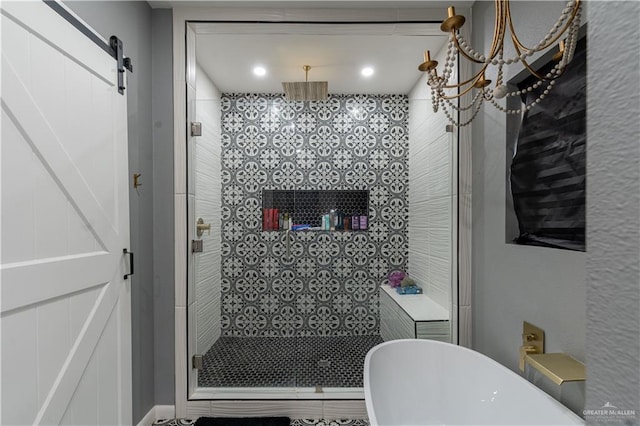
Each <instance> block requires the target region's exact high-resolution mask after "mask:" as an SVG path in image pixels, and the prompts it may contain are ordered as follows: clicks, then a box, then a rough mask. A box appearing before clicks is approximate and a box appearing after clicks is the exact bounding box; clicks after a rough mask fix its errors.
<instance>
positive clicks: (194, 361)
mask: <svg viewBox="0 0 640 426" xmlns="http://www.w3.org/2000/svg"><path fill="white" fill-rule="evenodd" d="M203 366H204V361H203V359H202V355H194V356H193V358H191V367H192V368H195V369H196V370H202V367H203Z"/></svg>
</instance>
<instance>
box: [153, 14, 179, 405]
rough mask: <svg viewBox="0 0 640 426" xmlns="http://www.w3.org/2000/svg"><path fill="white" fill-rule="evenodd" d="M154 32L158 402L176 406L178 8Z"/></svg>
mask: <svg viewBox="0 0 640 426" xmlns="http://www.w3.org/2000/svg"><path fill="white" fill-rule="evenodd" d="M151 16H152V22H151V34H152V43H151V48H152V72H151V87H152V95H151V102H152V107H151V109H152V113H151V114H152V123H153V182H154V183H153V260H154V264H153V283H154V284H153V306H154V312H153V313H154V351H153V352H154V366H155V369H154V383H155V403H156V404H157V405H173V404H174V399H175V383H174V370H175V368H174V354H175V351H174V329H175V326H174V297H175V282H174V277H175V272H174V271H175V265H174V251H175V249H174V247H175V238H174V232H173V227H174V208H173V205H174V191H173V48H172V47H173V39H172V37H173V32H172V25H173V24H172V12H171V10H169V9H154V10H153V12H152V14H151Z"/></svg>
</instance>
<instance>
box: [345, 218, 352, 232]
mask: <svg viewBox="0 0 640 426" xmlns="http://www.w3.org/2000/svg"><path fill="white" fill-rule="evenodd" d="M344 230H345V231H349V230H351V216H345V217H344Z"/></svg>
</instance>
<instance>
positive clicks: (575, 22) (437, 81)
mask: <svg viewBox="0 0 640 426" xmlns="http://www.w3.org/2000/svg"><path fill="white" fill-rule="evenodd" d="M581 13H582V3H581V1H580V0H570V1H569V2H568V3H567V4H566V6H565V8H564V9H563V10H562V14H561V15H560V18H558V20H557V22H556V23H555V24H554V25H553V27H552V28H551V30H549V32H548V33H547V35H545V36H544V38H543V39H542V40H540V42H539V43H538V44H536V45H535V46H533V47H526V46H524V45H523V44H522V43H521V42H520V40H519V39H518V36H517V35H516V32H515V29H514V27H513V22H512V21H511V10H510V7H509V0H495V23H494V32H493V41H492V43H491V49H490V51H489V53H488V54H487V55H482V54H480V53H478V52H476V51H475V50H473V48H472V47H471V45H470V43H469V42H468V41H467V40H465V39H464V38H463V37H462V36H461V35H460V32H459V31H458V30H459V29H460V27H462V25H463V24H464V22H465V18H464V16H462V15H456V12H455V8H454V7H453V6H451V7H449V9H448V18H447V19H445V20H444V21H443V22H442V25H440V29H441V30H442V31H444V32H448V33H450V35H449V42H448V44H447V56H446V59H445V63H444V68H443V70H442V73H441V74H440V75H438V72H437V70H436V67H437V66H438V62H437V61H434V60H432V59H431V54H430V52H429V51H428V50H427V51H426V52H425V53H424V62H423V63H422V64H420V66H419V67H418V69H419V70H420V71H423V72H426V73H427V84H428V85H429V87H430V88H431V99H432V102H433V110H434V112H437V111H438V109H439V108H440V107H442V109H443V111H444V113H445V115H446V116H447V118H448V119H449V121H450V122H451V123H452V124H454V125H456V126H459V127H462V126H466V125H468V124H469V123H471V122H472V121H473V119H474V118H475V117H476V115H477V114H478V112H479V111H480V107H481V106H482V104H483V103H484V101H488V102H490V103H491V104H492V105H493V106H495V107H496V108H498V109H499V110H501V111H503V112H505V113H507V114H520V113H522V112H523V111H525V110H530V109H531V108H532V107H533V106H534V105H535V104H537V103H539V102H540V101H541V100H542V99H544V97H545V96H546V95H548V94H549V91H550V90H551V89H552V88H553V86H554V84H555V80H556V79H557V78H558V77H560V76H561V75H562V73H563V72H564V70H565V68H566V66H567V64H568V63H569V62H571V59H573V53H574V51H575V48H576V44H577V40H578V30H579V28H580V20H581ZM507 30H508V32H509V35H510V38H511V42H512V44H513V48H514V50H515V52H516V54H515V56H513V57H510V58H506V59H505V58H504V56H503V55H504V42H505V38H506V36H507ZM563 36H564V39H563V40H561V41H560V42H559V51H558V52H557V53H556V54H555V55H554V57H553V61H555V64H554V65H553V67H552V68H551V70H550V71H548V72H547V73H546V74H544V75H541V74H539V72H537V71H536V70H534V69H533V68H532V67H531V66H530V65H529V63H528V62H527V61H528V60H529V58H530V57H531V56H533V55H534V54H535V53H537V52H542V51H544V50H546V49H548V48H549V47H551V46H553V45H554V44H555V43H556V41H558V39H560V38H561V37H563ZM458 54H459V55H460V56H462V57H464V58H465V59H467V60H469V61H471V62H474V63H476V64H480V70H479V71H478V72H477V73H476V74H475V75H474V76H473V77H471V78H470V79H468V80H466V81H463V82H461V83H457V82H450V81H449V80H450V78H451V75H452V70H453V66H454V65H455V62H456V58H457V57H458ZM515 63H521V64H522V65H523V66H524V67H525V68H526V69H527V70H528V71H529V73H531V75H532V76H533V77H534V79H533V80H535V81H534V82H533V83H531V84H530V85H529V86H527V87H526V88H524V89H522V90H516V91H513V92H510V91H509V90H508V88H507V86H506V85H505V84H504V81H503V75H504V73H503V67H504V65H511V64H515ZM490 66H494V67H497V71H496V72H495V75H496V82H495V84H494V86H493V88H491V80H487V79H486V78H485V74H486V72H487V69H489V67H490ZM545 85H546V86H545ZM541 86H545V88H544V89H542V88H541ZM538 88H541V90H540V91H539V93H540V95H539V96H538V97H537V98H536V99H535V100H534V101H532V102H530V103H529V104H527V105H523V106H522V107H521V108H518V109H507V108H506V107H504V106H502V105H501V104H499V103H498V101H497V99H502V98H505V97H510V96H520V95H522V94H523V93H526V92H531V91H534V90H536V89H538ZM473 89H476V93H475V95H474V96H473V98H472V100H471V102H470V103H469V104H468V105H464V106H459V105H456V104H457V102H453V100H455V99H459V98H460V97H462V96H464V95H466V94H467V93H470V92H472V90H473ZM449 108H452V109H454V110H457V111H470V113H469V114H470V117H469V118H468V119H467V120H466V121H463V122H462V121H458V120H456V119H455V118H454V117H453V115H452V114H451V112H450V111H449Z"/></svg>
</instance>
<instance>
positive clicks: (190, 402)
mask: <svg viewBox="0 0 640 426" xmlns="http://www.w3.org/2000/svg"><path fill="white" fill-rule="evenodd" d="M461 12H462V13H463V14H467V15H468V16H470V13H471V10H470V9H464V10H463V9H461ZM441 18H442V10H440V8H438V9H405V10H403V9H367V8H366V6H363V7H362V8H359V9H284V8H269V7H265V8H242V9H239V8H222V7H215V8H214V7H212V8H187V7H185V8H174V9H173V77H174V79H173V82H174V88H173V90H174V97H173V99H174V191H175V199H174V201H175V204H174V209H175V225H174V235H175V252H174V255H175V415H176V417H193V416H198V415H219V416H234V415H237V413H238V412H245V413H251V415H287V416H289V417H292V418H354V419H355V418H366V408H365V404H364V400H363V399H360V398H357V399H348V398H349V395H336V394H335V393H334V394H329V395H327V394H326V393H323V394H315V393H313V392H308V393H307V392H304V391H299V392H297V395H296V396H295V397H294V399H291V398H289V399H282V396H281V395H278V394H277V393H274V394H273V395H269V393H268V392H266V393H262V394H260V398H262V399H256V396H255V394H254V393H252V395H250V396H249V395H246V394H245V395H243V394H242V393H238V394H237V395H236V396H227V397H225V398H226V399H211V396H210V394H207V393H206V392H205V393H203V392H198V391H197V390H196V388H195V386H193V384H194V380H189V375H190V374H191V372H190V370H191V369H190V368H189V366H190V362H189V360H188V345H190V342H189V339H188V328H189V324H193V322H192V321H193V318H191V319H190V318H189V313H188V299H187V293H188V291H187V287H188V285H189V284H188V274H189V266H188V265H189V258H188V250H189V247H188V244H189V241H190V240H191V239H193V238H192V237H193V235H191V234H193V229H192V228H193V226H191V225H192V224H191V225H189V226H185V225H186V224H188V223H190V222H189V218H188V217H187V214H188V213H187V212H188V211H190V210H189V209H188V208H187V205H188V204H189V192H188V190H187V175H188V164H187V159H188V152H187V151H188V147H187V139H188V137H187V134H188V133H187V132H188V130H187V120H186V117H187V109H188V103H187V99H189V97H188V93H187V91H188V88H187V84H186V83H187V78H189V76H188V70H190V69H194V70H195V45H194V44H189V45H188V44H187V42H186V39H187V32H188V29H189V23H190V22H209V21H210V22H215V21H247V20H251V21H261V22H279V23H286V22H291V23H295V22H319V23H321V22H327V21H330V22H336V23H337V22H345V23H347V22H349V23H357V22H363V23H365V22H370V23H376V22H380V23H381V22H397V21H413V22H422V23H427V22H438V23H439V22H440V20H441ZM465 29H466V30H467V31H470V30H471V28H470V23H469V25H468V26H467V27H465ZM190 55H191V58H192V59H193V62H191V63H190V62H189V57H190ZM189 66H191V67H192V68H189ZM461 72H464V70H461ZM469 72H470V70H469ZM463 77H464V75H463ZM469 142H470V131H469V132H467V133H463V132H462V131H461V132H460V144H461V146H462V147H466V146H468V147H469V148H468V152H466V151H467V150H466V149H461V151H465V152H466V153H465V152H461V153H459V159H460V160H461V161H462V162H463V163H464V164H466V165H465V166H464V167H462V164H461V167H459V170H462V171H463V172H464V173H463V174H464V176H461V175H459V176H458V178H459V180H458V185H461V183H462V182H463V181H466V179H467V178H470V176H471V167H470V166H471V163H470V143H469ZM467 154H468V155H467ZM467 156H468V161H465V158H466V157H467ZM459 204H460V203H459ZM468 207H469V209H468V210H469V214H468V215H465V214H464V212H462V211H460V214H459V216H458V223H459V226H458V236H457V239H458V241H459V242H461V241H463V238H466V241H465V246H464V247H463V248H462V249H459V251H462V250H464V251H467V250H466V248H468V252H469V253H470V223H469V226H468V227H467V226H466V225H465V224H464V223H463V221H465V219H464V218H465V217H470V205H469V206H468ZM461 224H462V226H461ZM467 229H468V233H466V232H464V231H465V230H467ZM467 234H468V235H467ZM464 259H467V260H468V262H462V261H463V260H464ZM461 263H464V264H463V265H462V267H461ZM463 268H467V269H469V270H470V256H467V257H465V256H462V253H460V256H459V257H458V269H459V271H460V273H459V274H458V276H459V277H464V276H470V274H469V273H468V272H467V273H466V274H464V273H463V271H462V270H461V269H463ZM461 284H462V285H463V287H464V289H465V290H463V289H462V288H460V289H458V288H455V287H456V286H453V287H454V288H453V289H452V291H453V297H455V298H456V299H460V293H462V292H464V293H470V280H468V281H465V282H464V283H462V282H461V278H459V283H458V286H460V285H461ZM469 312H470V301H469ZM455 315H456V316H458V312H455ZM461 319H462V318H461ZM468 321H469V324H468V325H466V324H458V327H457V328H458V330H459V333H458V341H459V342H460V343H461V344H463V345H465V346H469V345H470V341H471V340H470V338H471V335H470V331H471V328H470V326H469V325H470V316H469V317H468ZM464 322H465V323H466V322H467V321H466V320H465V321H464ZM336 397H341V398H340V399H336ZM249 398H250V399H249Z"/></svg>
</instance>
